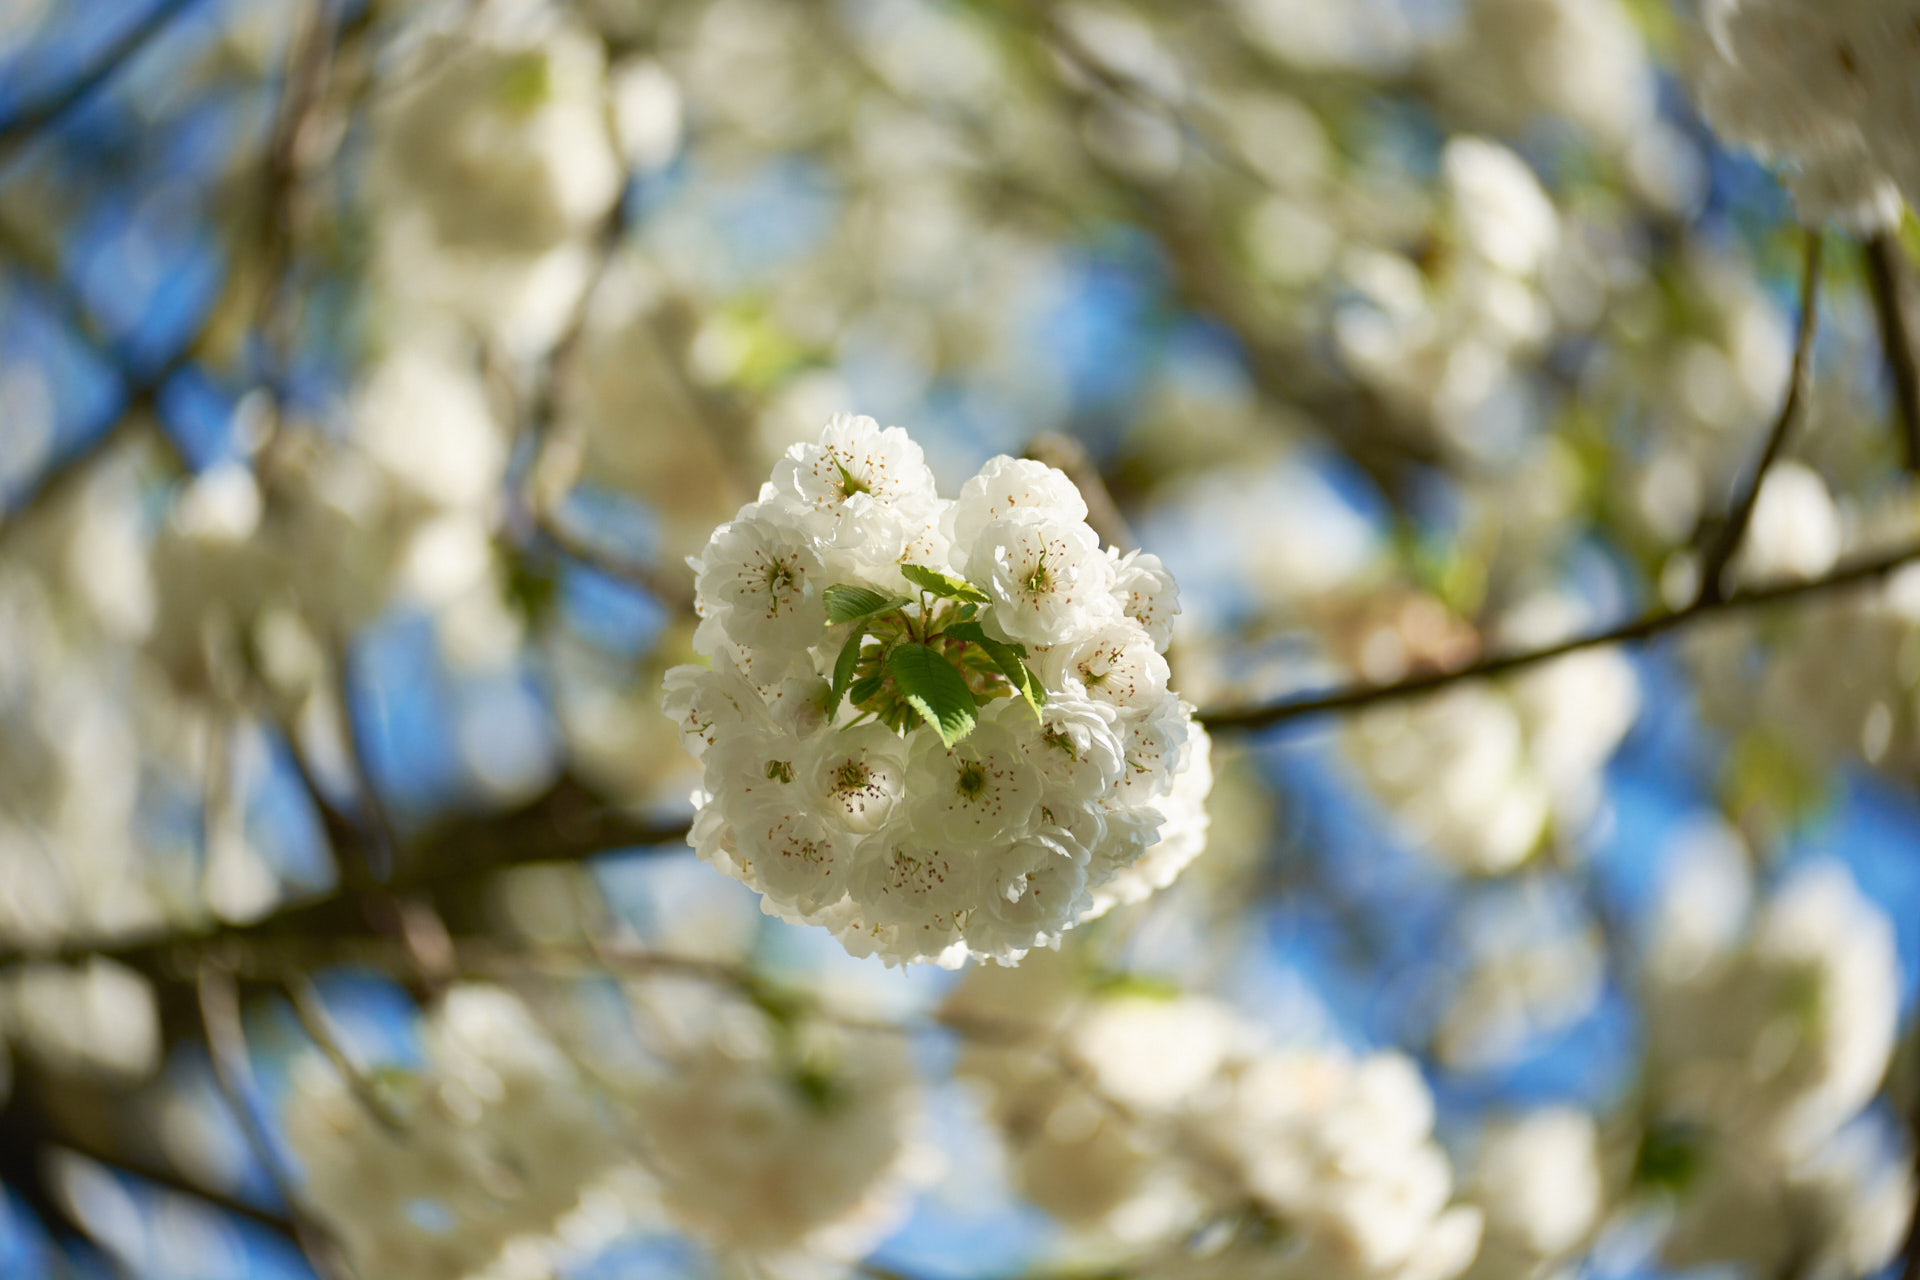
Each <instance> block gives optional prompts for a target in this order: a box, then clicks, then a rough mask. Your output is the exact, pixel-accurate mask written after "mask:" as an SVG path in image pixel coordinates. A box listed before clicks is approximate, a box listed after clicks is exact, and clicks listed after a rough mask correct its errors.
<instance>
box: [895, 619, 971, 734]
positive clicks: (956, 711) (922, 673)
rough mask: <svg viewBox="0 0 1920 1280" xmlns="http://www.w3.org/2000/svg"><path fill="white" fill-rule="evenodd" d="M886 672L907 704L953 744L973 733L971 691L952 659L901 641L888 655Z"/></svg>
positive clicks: (919, 645) (926, 648)
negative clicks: (948, 659)
mask: <svg viewBox="0 0 1920 1280" xmlns="http://www.w3.org/2000/svg"><path fill="white" fill-rule="evenodd" d="M887 674H888V675H890V676H892V677H893V683H894V687H896V688H897V689H899V690H900V696H901V697H902V698H904V699H905V700H906V703H907V705H908V706H910V707H912V708H913V709H914V710H915V711H917V712H919V713H920V718H921V719H922V720H925V721H926V722H927V723H928V724H929V725H932V726H933V731H934V732H935V733H937V734H939V735H940V741H941V742H942V743H944V744H946V745H947V746H949V747H950V746H952V745H953V744H954V743H956V742H958V741H960V739H962V738H964V737H966V736H967V735H968V734H969V733H972V732H973V691H972V690H971V689H969V688H967V682H966V679H965V678H964V677H963V676H961V674H960V672H959V671H958V670H956V669H955V667H954V665H953V664H952V663H951V662H948V661H947V660H946V659H945V658H944V657H942V656H941V655H940V654H939V653H937V652H935V651H934V650H932V649H930V648H928V647H927V646H926V645H924V644H903V645H897V646H895V647H894V650H893V652H892V653H890V654H888V655H887Z"/></svg>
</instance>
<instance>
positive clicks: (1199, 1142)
mask: <svg viewBox="0 0 1920 1280" xmlns="http://www.w3.org/2000/svg"><path fill="white" fill-rule="evenodd" d="M1028 967H1029V968H1030V967H1031V966H1028ZM1059 976H1060V975H1058V974H1057V973H1048V974H1043V975H1039V984H1036V983H1035V982H1034V981H1033V980H1031V979H1029V978H1028V976H1027V968H1023V969H1022V970H1021V971H1020V974H1019V976H1018V977H1015V976H1014V975H1006V976H1005V977H1001V976H999V975H996V974H993V973H992V972H990V971H976V972H975V973H974V974H973V975H970V977H969V979H968V981H967V982H966V983H963V984H962V986H961V988H960V989H959V990H958V991H957V992H956V993H955V995H954V996H953V997H952V998H951V999H950V1001H949V1005H948V1016H949V1018H950V1019H952V1020H954V1021H956V1023H957V1024H958V1025H961V1026H963V1027H964V1026H965V1025H966V1020H967V1019H969V1018H973V1019H979V1018H988V1019H999V1020H1006V1019H1012V1020H1016V1022H1017V1023H1018V1024H1024V1025H1027V1026H1028V1027H1029V1028H1030V1029H1031V1031H1032V1034H1031V1035H1030V1036H1029V1037H1026V1038H1024V1039H1016V1040H1013V1041H1012V1042H1011V1043H1007V1042H1006V1040H1007V1037H1006V1036H1005V1034H1004V1032H1003V1035H1002V1043H999V1044H996V1043H994V1042H993V1041H991V1040H983V1041H982V1042H981V1043H979V1044H976V1045H972V1046H970V1047H969V1048H968V1049H967V1050H965V1051H964V1052H963V1054H962V1056H961V1060H960V1062H959V1063H958V1064H957V1070H958V1071H959V1073H960V1074H962V1075H963V1076H968V1077H971V1078H973V1079H976V1080H979V1081H981V1082H982V1083H983V1084H985V1085H986V1087H987V1090H988V1096H989V1103H988V1110H989V1114H990V1116H992V1118H993V1119H994V1121H995V1122H996V1124H997V1125H998V1126H999V1128H1000V1131H1001V1133H1002V1135H1003V1136H1004V1138H1005V1140H1006V1142H1007V1144H1008V1147H1009V1149H1010V1152H1011V1154H1012V1156H1013V1161H1014V1172H1015V1179H1016V1183H1017V1185H1018V1187H1019V1188H1020V1190H1021V1192H1022V1193H1023V1194H1024V1195H1026V1196H1028V1197H1029V1198H1030V1199H1032V1200H1033V1201H1034V1202H1035V1203H1036V1204H1038V1205H1040V1206H1041V1207H1042V1208H1044V1209H1046V1210H1047V1211H1048V1212H1049V1213H1051V1214H1053V1215H1054V1216H1055V1217H1057V1218H1059V1219H1060V1220H1061V1221H1062V1222H1063V1223H1064V1224H1067V1225H1069V1226H1071V1227H1074V1228H1076V1229H1077V1230H1079V1231H1080V1232H1082V1233H1084V1234H1086V1235H1088V1236H1090V1237H1092V1238H1094V1239H1096V1240H1098V1239H1106V1240H1109V1241H1111V1242H1112V1243H1113V1244H1114V1245H1115V1246H1117V1247H1119V1248H1120V1249H1122V1250H1123V1251H1124V1250H1127V1249H1131V1250H1134V1251H1135V1252H1134V1253H1133V1254H1132V1255H1131V1256H1137V1251H1138V1249H1139V1248H1140V1247H1141V1246H1142V1245H1145V1244H1148V1243H1150V1242H1155V1241H1158V1242H1159V1243H1160V1244H1161V1245H1163V1246H1165V1245H1167V1244H1169V1243H1171V1244H1172V1245H1173V1248H1171V1249H1168V1250H1167V1252H1168V1253H1169V1254H1171V1255H1173V1256H1172V1257H1171V1258H1170V1260H1169V1261H1168V1262H1166V1263H1165V1264H1163V1266H1164V1267H1165V1270H1164V1272H1162V1271H1156V1272H1155V1274H1167V1275H1181V1276H1195V1277H1199V1276H1223V1277H1224V1276H1255V1277H1267V1278H1270V1280H1295V1278H1296V1277H1297V1278H1298V1280H1306V1278H1307V1277H1313V1278H1314V1280H1386V1278H1388V1277H1392V1278H1394V1280H1450V1278H1451V1277H1453V1276H1456V1275H1458V1274H1460V1273H1461V1271H1462V1270H1464V1269H1465V1267H1466V1266H1467V1265H1468V1263H1469V1262H1471V1261H1472V1259H1473V1257H1474V1252H1475V1249H1476V1248H1477V1246H1478V1243H1479V1239H1480V1229H1481V1214H1480V1211H1479V1210H1478V1209H1475V1208H1472V1207H1469V1206H1466V1205H1460V1204H1453V1203H1451V1201H1452V1199H1453V1173H1452V1168H1451V1166H1450V1164H1449V1162H1448V1160H1447V1157H1446V1155H1445V1153H1444V1152H1443V1151H1442V1150H1441V1149H1440V1147H1439V1146H1438V1145H1437V1144H1436V1143H1435V1142H1434V1140H1433V1121H1434V1111H1433V1099H1432V1097H1431V1095H1430V1094H1429V1092H1428V1090H1427V1086H1426V1084H1425V1082H1424V1081H1423V1080H1422V1079H1421V1077H1420V1073H1419V1071H1418V1069H1417V1068H1415V1066H1414V1065H1413V1064H1412V1063H1411V1062H1410V1061H1409V1060H1407V1059H1406V1058H1404V1057H1402V1056H1400V1055H1398V1054H1393V1053H1377V1054H1371V1055H1368V1056H1364V1057H1358V1058H1356V1057H1353V1056H1351V1055H1349V1054H1346V1053H1344V1052H1340V1051H1320V1050H1304V1049H1275V1048H1270V1047H1266V1046H1264V1045H1263V1044H1262V1043H1261V1037H1260V1036H1259V1035H1258V1033H1257V1032H1256V1031H1255V1029H1254V1028H1252V1027H1250V1026H1248V1025H1247V1024H1246V1023H1244V1022H1243V1021H1242V1020H1241V1019H1239V1018H1238V1017H1237V1016H1235V1015H1234V1014H1233V1013H1232V1012H1231V1011H1229V1010H1227V1009H1226V1008H1224V1007H1222V1006H1220V1005H1217V1004H1214V1003H1212V1002H1210V1001H1207V1000H1204V999H1199V998H1192V997H1175V996H1169V995H1166V994H1163V993H1157V994H1143V993H1125V992H1122V993H1116V994H1108V995H1098V994H1095V995H1091V996H1083V997H1080V998H1076V996H1075V993H1074V992H1073V990H1072V989H1071V983H1068V984H1064V985H1063V984H1060V983H1059V982H1058V978H1059ZM1049 979H1053V980H1054V981H1053V983H1052V989H1050V990H1049V989H1048V986H1047V985H1046V984H1048V982H1049ZM1249 1211H1251V1218H1250V1217H1249ZM1222 1225H1225V1226H1227V1227H1228V1229H1229V1230H1230V1232H1231V1234H1230V1235H1229V1237H1228V1239H1227V1240H1226V1241H1225V1243H1224V1245H1221V1244H1220V1242H1219V1241H1218V1240H1215V1241H1214V1245H1213V1247H1205V1246H1202V1247H1199V1248H1196V1249H1187V1248H1184V1247H1182V1246H1181V1244H1180V1242H1182V1241H1195V1240H1205V1239H1206V1238H1207V1237H1208V1235H1209V1232H1208V1231H1207V1230H1206V1228H1208V1227H1210V1226H1211V1227H1219V1226H1222Z"/></svg>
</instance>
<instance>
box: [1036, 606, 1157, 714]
mask: <svg viewBox="0 0 1920 1280" xmlns="http://www.w3.org/2000/svg"><path fill="white" fill-rule="evenodd" d="M1039 663H1040V669H1041V671H1042V673H1043V674H1044V675H1045V676H1046V680H1047V687H1048V688H1052V689H1070V690H1076V691H1078V692H1079V693H1080V694H1082V695H1083V696H1085V697H1089V698H1093V699H1096V700H1097V701H1100V702H1106V703H1111V704H1112V705H1113V706H1115V707H1119V708H1120V709H1122V710H1124V711H1145V710H1148V709H1150V708H1152V707H1154V706H1156V705H1158V704H1159V703H1160V701H1161V700H1162V699H1164V698H1165V697H1166V692H1167V680H1168V679H1169V678H1170V676H1171V672H1170V671H1169V670H1168V668H1167V660H1166V659H1165V658H1163V657H1161V656H1160V652H1159V650H1157V649H1156V648H1154V642H1153V640H1152V638H1151V637H1150V636H1149V635H1148V634H1147V632H1146V630H1145V629H1144V628H1142V627H1141V626H1140V625H1139V624H1138V623H1136V622H1132V621H1130V620H1127V621H1118V622H1112V623H1109V624H1108V625H1106V626H1104V627H1102V628H1100V630H1098V631H1096V632H1094V633H1093V634H1091V635H1089V636H1087V637H1086V638H1084V639H1082V640H1078V641H1074V642H1072V643H1069V644H1056V645H1053V646H1052V647H1050V648H1048V649H1047V651H1046V652H1045V653H1043V654H1040V655H1039Z"/></svg>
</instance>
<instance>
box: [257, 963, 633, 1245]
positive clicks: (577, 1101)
mask: <svg viewBox="0 0 1920 1280" xmlns="http://www.w3.org/2000/svg"><path fill="white" fill-rule="evenodd" d="M423 1030H424V1036H423V1038H424V1041H425V1045H424V1051H425V1062H424V1063H423V1065H422V1067H421V1069H420V1070H419V1071H418V1072H417V1073H408V1074H404V1075H400V1076H398V1078H397V1079H395V1078H390V1077H391V1076H392V1075H393V1074H394V1073H389V1076H388V1077H382V1078H380V1079H378V1080H376V1081H372V1082H369V1083H370V1084H375V1085H382V1086H385V1087H382V1088H380V1094H381V1096H383V1097H385V1098H386V1099H387V1100H388V1112H387V1113H376V1111H375V1110H374V1109H373V1108H372V1107H371V1106H369V1105H368V1103H367V1102H366V1100H365V1099H363V1098H362V1097H360V1096H357V1095H356V1093H355V1091H354V1089H353V1088H352V1087H351V1085H350V1083H349V1081H347V1080H346V1079H345V1078H344V1077H342V1076H341V1075H340V1074H339V1073H338V1072H336V1071H335V1070H334V1068H333V1067H332V1066H331V1065H329V1064H328V1063H326V1062H325V1061H324V1060H322V1059H320V1058H318V1057H317V1056H310V1057H305V1058H302V1059H299V1060H298V1061H297V1062H296V1064H295V1068H294V1072H293V1077H292V1089H291V1093H290V1094H289V1097H288V1099H287V1102H286V1134H287V1140H288V1143H289V1144H290V1146H291V1148H292V1151H293V1154H294V1155H295V1157H296V1158H297V1159H298V1160H299V1162H300V1165H301V1167H302V1169H303V1170H304V1173H305V1179H304V1182H303V1194H304V1196H305V1197H306V1199H307V1200H308V1202H309V1203H310V1204H311V1205H312V1206H313V1208H314V1210H315V1211H316V1213H317V1214H318V1215H319V1216H320V1218H321V1219H322V1220H323V1221H324V1222H325V1223H326V1225H327V1226H328V1228H329V1229H330V1230H331V1231H332V1232H333V1233H334V1234H335V1235H336V1237H337V1238H338V1240H339V1242H340V1244H341V1246H342V1247H343V1248H344V1250H345V1251H346V1253H347V1256H348V1258H349V1259H350V1261H351V1262H352V1263H353V1265H354V1267H355V1269H356V1271H357V1273H358V1274H361V1275H368V1276H409V1277H417V1278H418V1280H458V1278H459V1277H467V1276H474V1275H479V1274H482V1273H487V1274H514V1268H513V1266H512V1264H513V1261H514V1260H515V1259H516V1258H517V1257H520V1256H523V1255H525V1254H527V1253H529V1252H531V1251H534V1250H537V1247H538V1246H537V1242H539V1241H541V1240H543V1239H545V1238H548V1237H551V1236H553V1235H554V1234H555V1233H556V1232H558V1231H560V1230H561V1229H562V1227H563V1224H564V1223H565V1220H566V1219H567V1218H568V1217H569V1216H570V1215H572V1214H574V1213H575V1212H576V1211H577V1210H579V1209H580V1207H581V1205H582V1200H583V1197H586V1196H588V1195H589V1193H598V1192H599V1191H600V1189H599V1188H597V1187H596V1185H595V1184H596V1183H600V1182H602V1181H603V1180H610V1179H612V1178H613V1175H615V1174H616V1172H617V1171H618V1170H619V1167H620V1165H621V1164H622V1162H623V1159H624V1156H623V1148H622V1144H621V1141H620V1133H621V1129H620V1127H619V1124H618V1123H617V1121H616V1119H615V1117H614V1116H613V1115H612V1113H610V1112H609V1110H608V1109H607V1108H606V1106H605V1105H604V1103H603V1101H602V1099H601V1098H600V1096H599V1095H598V1094H596V1093H595V1092H594V1091H592V1090H591V1089H589V1088H587V1087H586V1082H585V1081H584V1080H583V1078H582V1077H581V1075H580V1073H579V1072H578V1071H577V1070H576V1069H575V1068H574V1066H573V1064H572V1063H571V1062H570V1061H569V1060H568V1059H567V1057H566V1056H565V1055H564V1054H563V1053H562V1052H561V1051H560V1050H559V1048H558V1047H556V1046H555V1044H554V1043H553V1041H552V1040H550V1039H549V1038H548V1037H547V1035H546V1033H545V1032H544V1031H543V1030H542V1029H541V1028H540V1026H539V1024H538V1023H537V1022H536V1021H535V1020H534V1018H533V1016H532V1015H531V1014H530V1013H529V1012H528V1011H527V1009H526V1007H525V1006H524V1005H523V1004H521V1003H520V1001H519V1000H518V998H516V997H515V996H513V995H512V994H510V993H508V992H506V991H503V990H500V989H498V988H492V987H484V986H461V987H456V988H454V989H452V990H450V991H449V992H448V993H447V994H446V996H445V997H444V998H443V999H442V1001H441V1002H440V1004H439V1005H438V1006H437V1007H436V1008H435V1009H434V1010H433V1011H432V1012H431V1013H430V1014H429V1016H428V1017H427V1019H426V1021H425V1024H424V1028H423ZM489 1269H493V1270H492V1271H490V1270H489ZM540 1274H545V1273H544V1272H540Z"/></svg>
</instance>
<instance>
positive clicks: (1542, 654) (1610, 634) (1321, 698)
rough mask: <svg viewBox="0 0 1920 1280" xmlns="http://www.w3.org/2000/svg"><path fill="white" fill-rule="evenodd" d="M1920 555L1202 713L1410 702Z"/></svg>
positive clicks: (1856, 562)
mask: <svg viewBox="0 0 1920 1280" xmlns="http://www.w3.org/2000/svg"><path fill="white" fill-rule="evenodd" d="M1917 562H1920V543H1910V544H1908V545H1906V546H1903V547H1899V548H1896V549H1895V550H1892V551H1884V552H1879V553H1875V554H1871V555H1866V556H1858V557H1855V558H1853V559H1851V560H1847V561H1843V562H1842V563H1841V564H1840V565H1839V566H1838V567H1836V568H1835V569H1834V570H1833V571H1832V572H1830V573H1828V574H1826V575H1825V576H1823V577H1819V578H1810V579H1806V580H1804V581H1794V582H1780V583H1772V584H1769V585H1766V586H1760V587H1752V588H1748V589H1746V590H1744V591H1736V592H1734V593H1733V594H1731V595H1728V596H1725V597H1722V598H1720V599H1718V600H1704V599H1702V600H1696V601H1695V602H1694V603H1693V604H1690V605H1688V606H1687V607H1685V608H1683V609H1671V610H1668V609H1662V610H1656V611H1654V612H1652V613H1646V614H1642V615H1640V616H1639V617H1637V618H1633V619H1630V620H1628V621H1626V622H1622V623H1619V624H1617V625H1615V626H1611V627H1607V628H1603V629H1601V630H1598V631H1590V632H1587V633H1585V634H1582V635H1576V636H1571V637H1569V638H1567V639H1565V640H1561V641H1558V642H1557V643H1554V644H1550V645H1545V646H1543V647H1541V648H1538V649H1527V650H1522V651H1520V652H1517V653H1503V654H1495V655H1492V656H1489V657H1485V658H1481V659H1480V660H1479V661H1477V662H1472V663H1469V664H1468V665H1466V666H1464V667H1455V668H1453V669H1451V670H1446V671H1433V672H1426V673H1423V674H1421V675H1417V676H1413V677H1410V678H1408V679H1405V680H1398V681H1395V682H1393V683H1391V684H1369V683H1364V682H1363V683H1359V684H1352V685H1346V686H1344V687H1340V688H1334V689H1328V690H1326V691H1324V692H1320V693H1311V694H1307V695H1305V696H1301V697H1290V698H1285V699H1282V700H1280V701H1278V702H1269V703H1263V704H1257V705H1254V706H1250V707H1236V708H1222V709H1218V710H1212V711H1202V712H1201V713H1200V714H1199V716H1198V717H1197V719H1198V720H1199V721H1200V723H1202V724H1204V725H1206V726H1207V728H1208V729H1210V730H1213V731H1214V732H1216V733H1218V732H1221V731H1239V732H1258V731H1260V730H1263V729H1271V728H1273V727H1274V726H1275V725H1280V724H1286V723H1288V722H1290V721H1294V720H1302V719H1306V718H1308V717H1310V716H1322V715H1329V714H1332V713H1335V712H1344V711H1357V710H1360V709H1361V708H1363V707H1370V706H1375V705H1378V704H1380V703H1386V702H1404V701H1408V700H1410V699H1414V698H1423V697H1426V696H1427V695H1429V694H1434V693H1438V692H1440V691H1441V690H1442V689H1445V688H1448V687H1449V686H1451V685H1456V684H1460V683H1463V682H1465V681H1468V680H1485V679H1491V678H1493V677H1496V676H1507V675H1513V674H1515V673H1517V672H1520V671H1524V670H1526V669H1527V668H1529V667H1534V666H1538V665H1540V664H1541V663H1545V662H1551V661H1552V660H1553V659H1555V658H1563V657H1565V656H1567V655H1568V654H1571V653H1579V652H1581V651H1582V650H1585V649H1601V648H1606V647H1608V646H1611V645H1617V644H1636V643H1639V642H1641V641H1645V640H1652V639H1654V638H1655V637H1658V636H1663V635H1666V634H1667V633H1668V632H1670V631H1679V630H1681V629H1683V628H1685V627H1687V626H1689V625H1691V624H1693V623H1695V622H1698V621H1700V620H1701V619H1703V618H1708V617H1712V616H1714V615H1716V614H1733V613H1744V612H1747V611H1750V610H1754V609H1761V608H1765V607H1768V606H1771V605H1777V604H1786V603H1788V602H1790V601H1794V600H1802V599H1807V598H1810V597H1813V596H1819V595H1825V594H1827V593H1829V592H1836V591H1845V590H1850V589H1852V588H1854V587H1860V586H1865V585H1868V584H1870V583H1874V582H1878V581H1879V580H1881V579H1883V578H1885V577H1887V576H1889V575H1891V574H1892V573H1894V572H1896V571H1897V570H1899V569H1901V568H1904V567H1905V566H1907V565H1909V564H1914V563H1917Z"/></svg>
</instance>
